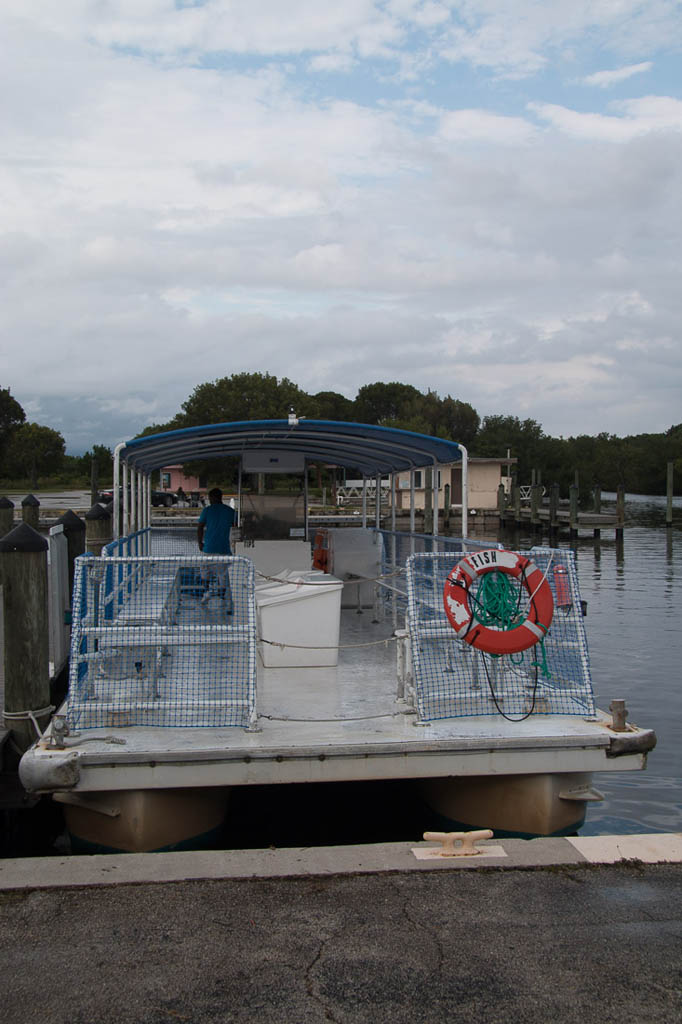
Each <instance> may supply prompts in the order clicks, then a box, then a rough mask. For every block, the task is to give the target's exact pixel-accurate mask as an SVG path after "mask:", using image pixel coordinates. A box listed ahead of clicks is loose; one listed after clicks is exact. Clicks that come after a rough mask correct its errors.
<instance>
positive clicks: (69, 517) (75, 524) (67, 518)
mask: <svg viewBox="0 0 682 1024" xmlns="http://www.w3.org/2000/svg"><path fill="white" fill-rule="evenodd" d="M57 526H63V527H64V533H69V532H70V531H71V530H84V529H85V523H84V522H83V520H82V519H81V518H80V516H77V515H76V513H75V512H74V511H73V509H67V511H66V512H65V513H64V515H63V516H60V517H59V519H58V520H57Z"/></svg>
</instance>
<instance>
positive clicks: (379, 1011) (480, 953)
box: [0, 841, 682, 1024]
mask: <svg viewBox="0 0 682 1024" xmlns="http://www.w3.org/2000/svg"><path fill="white" fill-rule="evenodd" d="M543 842H544V841H536V843H538V844H540V843H543ZM547 842H549V843H551V842H552V841H547ZM503 845H504V846H505V849H511V848H510V847H507V844H506V843H505V844H503ZM527 845H528V846H531V847H532V844H527ZM519 849H521V848H520V847H519ZM534 849H535V851H536V853H537V851H540V854H539V856H538V855H536V856H534V857H533V856H531V857H528V856H527V855H526V854H525V853H524V855H523V857H522V858H521V860H519V858H518V857H517V856H516V855H515V854H514V851H513V850H512V852H511V853H510V855H509V856H508V857H506V859H504V858H503V857H502V856H500V855H499V854H494V855H492V856H491V857H489V858H485V857H482V858H479V859H478V861H477V862H476V864H475V865H474V864H473V858H467V859H466V860H467V861H468V865H465V863H464V862H463V861H462V860H460V861H458V862H457V863H455V862H454V861H450V862H446V861H443V860H441V861H440V862H439V863H438V864H437V865H434V867H433V869H432V868H431V867H430V866H429V864H428V863H425V862H423V861H420V862H418V867H417V869H415V868H414V866H412V867H411V866H410V865H411V864H412V863H413V862H414V865H417V862H416V860H415V858H414V851H413V850H412V851H410V850H407V849H405V848H401V849H399V850H398V849H393V848H379V847H377V848H373V849H371V850H367V851H364V852H363V851H362V850H360V852H358V848H356V849H355V852H348V850H346V851H345V852H344V851H343V850H341V849H339V850H337V851H335V850H326V851H314V850H307V851H304V850H299V851H287V853H286V856H284V857H282V856H280V854H282V853H283V851H262V852H260V853H259V852H258V851H249V852H247V851H243V852H240V855H241V854H242V853H243V858H244V859H242V860H239V856H237V857H236V858H235V857H227V859H226V857H225V854H218V855H215V856H216V857H217V859H214V860H213V861H212V860H211V859H210V858H211V855H209V854H205V855H201V856H200V857H199V859H198V860H197V859H195V858H194V859H193V856H192V855H187V854H185V855H176V857H175V859H173V858H174V855H171V854H169V855H154V854H151V855H139V856H138V855H128V856H127V855H122V856H120V857H118V858H116V857H108V858H101V859H100V858H89V859H88V858H81V857H78V858H71V859H68V858H65V859H64V860H63V861H62V862H59V861H54V862H53V859H49V858H48V859H45V860H43V861H42V862H40V861H33V862H32V863H24V865H23V867H20V868H19V867H17V865H19V862H18V861H14V862H11V863H10V862H4V867H5V869H6V870H5V871H4V874H3V872H0V950H1V953H0V964H1V968H0V984H2V988H3V1019H4V1020H6V1021H8V1022H11V1024H24V1022H26V1024H28V1022H29V1021H30V1022H31V1024H35V1022H36V1021H40V1022H41V1024H62V1022H63V1024H66V1022H69V1024H109V1022H114V1021H115V1022H117V1024H142V1022H145V1024H177V1022H179V1021H188V1022H192V1024H195V1022H196V1024H203V1022H240V1024H241V1022H263V1021H264V1022H271V1021H272V1022H274V1021H278V1022H280V1021H282V1022H301V1024H304V1022H315V1024H317V1022H320V1024H322V1022H330V1021H331V1022H337V1024H346V1022H362V1024H364V1022H367V1024H370V1022H371V1024H384V1022H386V1024H389V1022H390V1024H416V1022H422V1021H426V1022H440V1021H444V1020H447V1021H448V1022H451V1021H457V1022H460V1021H461V1022H469V1021H471V1022H473V1021H476V1022H482V1021H483V1022H486V1024H495V1022H498V1021H499V1022H505V1024H506V1022H508V1021H515V1022H519V1024H525V1022H543V1024H544V1022H552V1024H564V1022H566V1024H568V1022H570V1024H590V1022H592V1021H595V1022H596V1021H600V1022H614V1024H615V1022H618V1024H622V1022H623V1021H632V1022H652V1021H661V1022H666V1024H669V1022H677V1021H679V1020H680V1019H682V975H681V964H682V955H681V954H682V920H681V918H682V914H681V910H682V884H681V883H682V866H681V865H680V863H658V864H645V863H643V862H641V861H633V860H628V859H626V860H622V859H621V860H620V861H619V862H618V863H614V864H591V863H589V861H588V860H587V859H585V857H584V856H583V854H582V853H580V852H579V851H575V850H574V851H573V853H571V852H569V853H568V854H567V855H566V856H559V857H557V856H554V855H552V856H550V855H546V854H545V853H543V852H542V851H546V850H548V849H549V850H550V851H551V850H554V851H555V852H556V850H558V849H559V848H558V847H556V846H555V847H551V846H550V847H546V846H541V845H536V846H535V847H534ZM565 849H566V850H568V847H566V848H565ZM576 852H577V856H575V858H574V854H576ZM394 854H396V856H394ZM408 854H409V855H410V856H409V857H408ZM410 857H411V858H412V860H410ZM130 858H134V859H130ZM67 860H68V865H67V866H68V871H69V874H68V876H67V874H65V873H64V872H66V870H67V867H64V866H63V865H64V864H66V861H67ZM543 860H547V861H549V862H550V863H545V864H544V865H543V863H542V862H543ZM562 860H563V861H564V862H563V863H561V862H560V861H562ZM552 861H556V863H551V862H552ZM41 863H42V865H43V868H42V871H41ZM503 863H504V864H505V865H507V866H504V867H502V866H499V865H501V864H503ZM296 864H298V865H299V869H300V872H301V873H296V871H297V869H296ZM316 864H317V867H318V870H317V872H315V871H314V868H315V865H316ZM538 864H540V866H533V865H538ZM51 865H52V866H51ZM117 865H118V866H117ZM211 865H213V869H212V871H213V874H215V877H209V876H210V875H211V870H209V869H210V868H211ZM268 865H269V866H268ZM353 865H355V867H354V869H353ZM526 865H527V866H526ZM2 867H3V862H2V861H0V868H2ZM249 872H251V873H252V874H251V875H249ZM193 875H196V877H192V876H193ZM94 878H97V879H98V881H97V883H96V884H95V883H94V882H93V881H92V880H93V879H94ZM132 878H139V879H140V881H139V882H137V884H134V883H133V882H131V881H130V879H132ZM171 878H175V879H177V880H175V881H171V880H168V879H171ZM3 879H4V882H3ZM22 879H23V880H22Z"/></svg>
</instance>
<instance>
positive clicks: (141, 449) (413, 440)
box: [114, 413, 467, 536]
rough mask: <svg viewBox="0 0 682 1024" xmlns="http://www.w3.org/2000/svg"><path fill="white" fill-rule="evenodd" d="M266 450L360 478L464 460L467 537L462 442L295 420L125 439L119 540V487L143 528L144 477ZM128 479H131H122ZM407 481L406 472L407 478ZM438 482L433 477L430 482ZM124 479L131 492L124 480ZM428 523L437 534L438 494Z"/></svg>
mask: <svg viewBox="0 0 682 1024" xmlns="http://www.w3.org/2000/svg"><path fill="white" fill-rule="evenodd" d="M259 449H267V450H269V451H281V452H292V453H297V454H299V455H303V457H304V459H305V461H306V464H308V463H311V462H324V463H327V464H329V465H336V466H342V467H345V468H347V469H357V470H359V471H360V472H361V473H362V475H363V477H365V478H366V477H370V476H372V477H380V476H385V475H390V476H391V477H393V476H394V475H395V474H396V473H399V472H403V471H413V470H415V469H420V468H423V467H433V468H434V469H436V468H437V466H439V465H441V464H443V463H452V462H457V461H459V460H461V462H462V533H463V535H464V536H466V533H467V522H466V520H467V516H466V512H467V450H466V448H465V447H464V445H461V444H459V443H457V442H455V441H446V440H444V439H443V438H439V437H431V436H429V435H428V434H417V433H413V432H412V431H409V430H397V429H394V428H392V427H380V426H374V425H372V424H367V423H352V422H351V423H346V422H341V421H334V420H307V419H298V418H297V417H296V416H295V414H293V413H291V414H290V415H289V418H288V419H286V420H245V421H237V422H234V423H213V424H207V425H205V426H199V427H185V428H183V429H181V430H170V431H165V432H163V433H160V434H149V435H147V436H146V437H137V438H134V439H133V440H131V441H125V442H122V443H121V444H119V445H118V446H117V447H116V450H115V453H114V520H115V531H114V532H115V534H116V535H117V536H118V535H119V532H120V531H119V521H120V514H119V512H118V507H119V488H122V491H123V494H122V497H123V501H122V505H123V521H124V522H127V521H128V511H129V509H128V502H129V497H128V492H129V491H130V502H131V511H132V513H133V518H134V519H135V521H136V523H137V525H139V526H146V525H149V520H150V514H151V513H150V497H151V486H150V475H151V473H152V472H153V471H154V470H157V469H161V468H163V467H164V466H169V465H174V464H177V463H187V462H194V461H198V460H203V459H219V458H227V457H230V456H233V457H234V456H236V457H241V456H242V455H243V454H244V453H245V452H249V451H258V450H259ZM129 475H130V481H128V476H129ZM412 479H413V477H412V473H411V480H412ZM435 479H436V480H437V477H435ZM129 482H130V487H129V486H128V483H129ZM435 495H436V502H435V505H436V508H435V509H434V512H435V515H434V525H435V531H434V532H437V530H438V526H437V521H438V516H437V495H438V491H437V490H436V491H435Z"/></svg>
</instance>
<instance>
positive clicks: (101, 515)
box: [85, 504, 111, 519]
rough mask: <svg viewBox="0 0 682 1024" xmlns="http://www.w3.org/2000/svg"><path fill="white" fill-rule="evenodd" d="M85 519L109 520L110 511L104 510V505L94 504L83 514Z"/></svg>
mask: <svg viewBox="0 0 682 1024" xmlns="http://www.w3.org/2000/svg"><path fill="white" fill-rule="evenodd" d="M85 518H86V519H111V511H110V510H109V509H106V508H105V507H104V505H99V504H94V505H93V506H92V508H89V509H88V511H87V512H86V513H85Z"/></svg>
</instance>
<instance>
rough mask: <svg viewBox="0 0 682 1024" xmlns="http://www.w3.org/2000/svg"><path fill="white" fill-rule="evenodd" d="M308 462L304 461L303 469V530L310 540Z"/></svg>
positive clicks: (306, 537)
mask: <svg viewBox="0 0 682 1024" xmlns="http://www.w3.org/2000/svg"><path fill="white" fill-rule="evenodd" d="M308 513H309V509H308V462H307V460H306V461H305V462H304V469H303V530H304V534H303V535H304V537H305V539H306V540H310V533H309V529H308Z"/></svg>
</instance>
